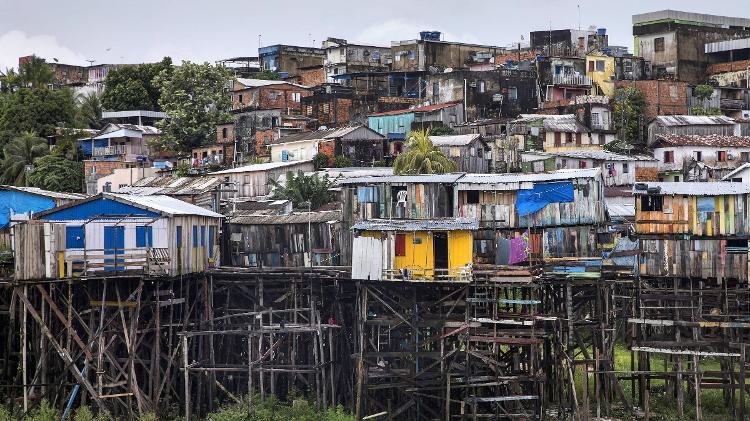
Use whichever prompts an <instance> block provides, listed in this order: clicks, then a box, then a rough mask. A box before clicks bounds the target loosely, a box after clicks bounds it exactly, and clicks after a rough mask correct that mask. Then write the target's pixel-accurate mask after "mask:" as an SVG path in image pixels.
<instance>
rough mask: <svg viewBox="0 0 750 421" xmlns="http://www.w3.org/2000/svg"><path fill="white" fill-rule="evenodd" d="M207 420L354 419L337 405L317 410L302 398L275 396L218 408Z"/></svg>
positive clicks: (291, 420) (301, 420)
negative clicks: (285, 398)
mask: <svg viewBox="0 0 750 421" xmlns="http://www.w3.org/2000/svg"><path fill="white" fill-rule="evenodd" d="M206 419H207V420H208V421H274V420H285V421H354V417H352V416H351V415H348V414H347V413H346V412H345V411H344V408H342V407H341V406H338V407H336V408H332V409H330V410H328V411H326V412H323V411H321V410H317V409H316V408H315V405H314V404H312V403H310V402H308V401H307V400H304V399H295V400H293V401H292V402H291V403H286V402H280V401H279V400H278V399H276V397H273V396H272V397H270V398H268V399H264V400H260V399H258V398H254V399H253V405H252V406H249V405H248V400H247V399H243V401H242V403H235V404H232V405H227V406H225V407H223V408H221V409H220V410H218V411H216V412H214V413H211V414H208V416H207V417H206Z"/></svg>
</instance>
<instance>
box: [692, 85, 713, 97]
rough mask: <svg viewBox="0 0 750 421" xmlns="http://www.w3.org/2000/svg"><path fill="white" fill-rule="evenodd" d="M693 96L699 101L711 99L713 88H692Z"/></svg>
mask: <svg viewBox="0 0 750 421" xmlns="http://www.w3.org/2000/svg"><path fill="white" fill-rule="evenodd" d="M693 96H694V97H696V98H698V99H699V100H700V101H705V100H707V99H711V97H712V96H714V88H713V87H712V86H711V85H698V86H696V87H695V88H693Z"/></svg>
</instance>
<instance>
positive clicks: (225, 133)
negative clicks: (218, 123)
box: [221, 127, 229, 139]
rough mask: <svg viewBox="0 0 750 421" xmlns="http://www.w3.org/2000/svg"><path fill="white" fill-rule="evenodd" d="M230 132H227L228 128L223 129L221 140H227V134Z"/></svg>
mask: <svg viewBox="0 0 750 421" xmlns="http://www.w3.org/2000/svg"><path fill="white" fill-rule="evenodd" d="M228 132H229V130H227V128H226V127H224V128H222V129H221V138H222V139H226V138H227V134H228Z"/></svg>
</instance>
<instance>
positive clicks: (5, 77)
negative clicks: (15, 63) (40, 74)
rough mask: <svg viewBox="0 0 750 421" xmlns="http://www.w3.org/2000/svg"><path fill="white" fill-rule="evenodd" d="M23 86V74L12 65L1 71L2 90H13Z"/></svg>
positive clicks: (0, 86)
mask: <svg viewBox="0 0 750 421" xmlns="http://www.w3.org/2000/svg"><path fill="white" fill-rule="evenodd" d="M20 86H21V76H19V75H18V73H16V70H15V69H13V68H12V67H10V68H7V69H5V71H4V72H0V92H12V91H15V90H16V89H18V88H19V87H20Z"/></svg>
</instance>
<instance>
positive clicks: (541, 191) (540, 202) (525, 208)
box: [516, 182, 573, 216]
mask: <svg viewBox="0 0 750 421" xmlns="http://www.w3.org/2000/svg"><path fill="white" fill-rule="evenodd" d="M572 201H573V183H570V182H565V183H539V184H534V188H532V189H524V190H518V195H517V196H516V212H518V216H526V215H530V214H532V213H535V212H538V211H540V210H542V208H544V207H545V206H547V205H549V204H550V203H564V202H572Z"/></svg>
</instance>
